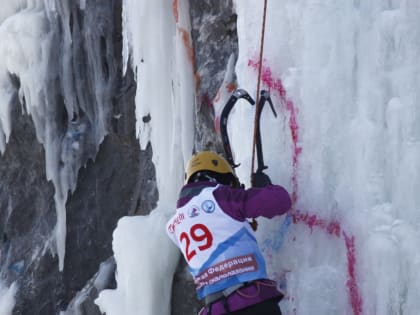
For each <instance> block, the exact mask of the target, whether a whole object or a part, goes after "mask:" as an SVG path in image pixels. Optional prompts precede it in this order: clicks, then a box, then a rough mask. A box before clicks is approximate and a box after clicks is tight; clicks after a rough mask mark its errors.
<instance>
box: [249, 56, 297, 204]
mask: <svg viewBox="0 0 420 315" xmlns="http://www.w3.org/2000/svg"><path fill="white" fill-rule="evenodd" d="M258 65H259V61H255V60H249V61H248V66H250V67H252V68H254V69H256V70H257V69H258ZM261 81H262V83H263V84H264V85H265V86H266V87H267V88H268V89H269V90H270V91H271V90H274V91H276V92H277V93H278V94H279V96H280V99H281V101H282V103H283V104H285V106H286V110H287V111H288V112H289V115H290V117H289V128H290V132H291V135H292V141H293V173H292V187H293V190H292V201H293V204H295V203H296V201H297V196H298V181H297V175H298V161H299V155H300V154H301V152H302V148H301V147H299V145H298V143H299V125H298V123H297V119H296V117H297V109H296V107H295V104H294V103H293V101H292V100H290V99H288V97H287V95H286V89H285V88H284V85H283V82H282V81H281V79H279V78H275V77H274V75H273V72H272V71H271V69H270V68H269V67H267V66H265V65H263V66H262V67H261Z"/></svg>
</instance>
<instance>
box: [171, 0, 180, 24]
mask: <svg viewBox="0 0 420 315" xmlns="http://www.w3.org/2000/svg"><path fill="white" fill-rule="evenodd" d="M172 11H173V13H174V18H175V22H176V23H178V21H179V12H178V0H173V1H172Z"/></svg>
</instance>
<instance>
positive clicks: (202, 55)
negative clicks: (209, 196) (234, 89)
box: [190, 0, 238, 152]
mask: <svg viewBox="0 0 420 315" xmlns="http://www.w3.org/2000/svg"><path fill="white" fill-rule="evenodd" d="M190 16H191V36H192V41H193V48H194V56H195V69H196V77H197V78H198V80H199V82H198V84H197V91H196V92H197V102H196V103H197V109H196V139H195V145H196V149H197V151H199V150H205V149H212V150H216V151H218V152H223V146H222V144H221V141H220V139H219V137H218V136H217V134H216V132H215V128H214V118H215V117H214V109H213V103H212V101H213V99H214V98H215V96H216V94H217V91H218V90H219V88H220V86H221V84H222V82H223V79H224V76H225V72H226V66H227V63H228V60H229V58H230V56H231V55H233V56H234V58H235V62H236V59H237V57H238V36H237V33H236V20H237V19H236V14H235V13H234V11H233V3H232V1H231V0H203V1H190Z"/></svg>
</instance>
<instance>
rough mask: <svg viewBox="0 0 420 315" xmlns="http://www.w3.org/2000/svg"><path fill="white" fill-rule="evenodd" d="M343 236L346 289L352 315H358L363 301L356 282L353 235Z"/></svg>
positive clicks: (360, 312) (344, 234)
mask: <svg viewBox="0 0 420 315" xmlns="http://www.w3.org/2000/svg"><path fill="white" fill-rule="evenodd" d="M343 236H344V241H345V243H346V249H347V272H348V275H349V279H348V280H347V288H348V290H349V293H350V303H351V306H352V308H353V314H354V315H360V314H362V305H363V301H362V296H361V295H360V292H359V287H358V285H357V281H356V245H355V243H354V236H353V235H351V236H348V235H347V234H346V233H344V232H343Z"/></svg>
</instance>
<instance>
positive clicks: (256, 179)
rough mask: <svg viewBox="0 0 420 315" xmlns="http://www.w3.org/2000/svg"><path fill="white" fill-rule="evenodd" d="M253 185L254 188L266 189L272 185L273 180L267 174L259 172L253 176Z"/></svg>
mask: <svg viewBox="0 0 420 315" xmlns="http://www.w3.org/2000/svg"><path fill="white" fill-rule="evenodd" d="M251 185H252V187H265V186H267V185H271V179H270V177H268V175H267V174H265V173H264V172H262V171H259V172H256V173H254V174H252V177H251Z"/></svg>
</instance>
